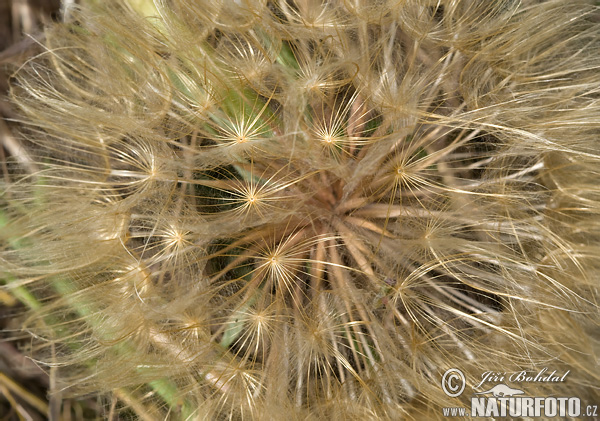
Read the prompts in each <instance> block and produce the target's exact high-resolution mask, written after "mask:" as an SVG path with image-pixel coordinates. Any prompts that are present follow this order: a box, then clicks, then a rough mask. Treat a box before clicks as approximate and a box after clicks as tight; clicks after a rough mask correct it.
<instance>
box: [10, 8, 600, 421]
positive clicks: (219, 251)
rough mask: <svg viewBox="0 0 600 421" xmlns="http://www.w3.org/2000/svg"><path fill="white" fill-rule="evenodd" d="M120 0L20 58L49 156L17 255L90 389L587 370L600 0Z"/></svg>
mask: <svg viewBox="0 0 600 421" xmlns="http://www.w3.org/2000/svg"><path fill="white" fill-rule="evenodd" d="M117 3H118V2H112V1H111V2H106V4H105V3H104V2H103V3H102V4H101V5H98V6H95V7H96V8H95V9H93V10H95V11H94V12H93V13H92V12H90V11H89V10H87V9H85V8H82V9H81V10H75V11H73V13H74V19H75V20H74V22H73V23H71V24H64V25H57V26H55V27H54V28H53V29H51V30H49V32H48V37H47V44H46V45H47V49H46V50H45V51H44V52H43V53H42V54H40V56H39V57H37V58H36V59H34V60H32V61H31V62H30V63H28V64H27V65H25V66H24V67H23V68H22V69H21V70H20V72H19V73H18V74H17V77H16V80H15V83H14V99H15V101H16V103H17V104H18V105H19V106H20V108H21V110H22V113H23V115H24V120H25V121H27V125H28V126H27V128H26V129H24V135H27V136H30V137H31V139H32V141H33V142H34V143H35V145H36V148H37V149H36V153H37V154H38V155H39V159H38V162H37V165H39V166H40V168H42V169H40V170H39V171H38V172H34V173H29V174H26V176H25V177H23V178H22V179H21V180H20V181H18V182H15V183H14V184H13V185H11V186H10V188H8V189H7V193H6V194H5V196H4V197H5V199H3V200H6V202H7V203H8V208H9V209H10V212H11V215H12V216H13V217H14V218H15V221H17V222H16V224H17V225H18V226H19V227H20V228H19V229H21V231H19V233H20V234H19V235H20V237H22V238H23V239H27V240H28V244H24V245H21V246H19V247H12V246H6V247H5V250H3V252H2V253H3V254H2V259H4V260H3V261H6V262H9V263H10V268H11V273H13V275H12V276H13V277H14V278H15V279H19V280H20V281H19V286H23V285H29V284H33V285H40V288H39V294H40V296H41V298H43V299H44V300H45V301H46V302H49V303H51V304H49V306H48V308H47V310H46V308H45V307H43V308H41V309H40V310H39V312H38V313H36V314H37V315H36V316H35V317H36V318H37V320H39V319H40V318H42V319H44V320H46V323H48V327H47V328H46V329H45V330H44V331H43V332H42V333H36V334H37V335H38V336H39V337H42V338H47V344H48V345H49V346H48V347H47V349H52V347H53V346H56V345H61V352H60V353H58V354H53V357H52V358H57V359H58V360H59V362H60V363H64V365H65V366H68V367H72V370H73V371H72V372H71V371H69V369H68V368H65V369H64V372H65V373H66V374H65V376H64V383H63V384H64V386H65V387H67V389H68V391H71V392H72V393H75V394H81V393H88V392H98V391H100V392H101V393H109V392H111V391H115V390H125V389H127V390H129V391H130V393H131V397H132V399H135V402H137V404H138V405H137V407H138V408H147V411H149V413H156V414H161V415H160V416H162V417H164V416H173V415H175V416H177V417H180V418H181V419H211V418H212V419H221V418H223V419H225V418H227V419H280V418H282V417H284V416H288V414H290V413H293V414H294V416H296V417H297V418H298V419H300V418H302V419H327V418H332V419H349V417H350V416H351V414H352V416H356V417H357V418H358V417H361V418H362V417H364V418H367V419H402V418H411V417H412V418H422V417H433V416H440V414H441V412H440V411H441V407H445V406H456V401H453V400H450V399H449V398H448V397H447V396H446V395H444V393H443V392H442V390H441V389H440V387H439V381H440V378H441V375H442V374H443V373H444V372H445V371H446V370H447V369H448V368H451V367H460V368H461V370H463V372H464V373H466V379H467V383H468V384H469V385H472V386H475V385H476V384H477V383H478V380H477V379H478V378H479V377H480V374H481V373H482V372H484V371H489V370H499V369H500V368H501V369H502V371H507V372H508V371H512V370H522V369H531V370H533V369H535V368H531V367H539V366H540V364H550V362H551V363H552V364H554V365H555V366H553V369H554V368H556V369H557V370H562V369H565V370H567V369H572V372H573V374H572V377H571V378H570V379H571V382H570V383H569V387H572V388H573V389H572V393H574V391H577V392H581V395H582V396H583V394H585V393H588V391H589V388H587V386H586V385H588V384H591V382H593V381H594V379H595V380H597V374H595V373H592V372H591V371H586V370H581V371H579V372H578V373H575V371H577V370H575V368H574V366H573V364H574V363H573V360H571V359H570V357H568V356H567V354H568V352H567V351H566V350H567V349H568V350H575V351H576V352H577V353H578V355H580V356H582V358H587V360H586V361H588V360H589V361H592V360H593V358H595V356H597V355H598V353H597V350H595V349H594V346H595V345H594V344H592V343H591V342H588V341H587V340H584V339H581V338H583V337H585V335H583V334H582V335H579V336H580V337H579V338H576V337H574V336H573V335H572V332H573V331H574V329H572V327H573V326H575V327H576V329H575V330H577V331H578V332H588V333H589V332H592V330H593V328H594V324H595V323H597V322H598V317H597V312H598V306H597V302H598V273H600V272H599V271H596V269H597V264H596V263H594V259H596V258H598V257H599V256H598V254H599V252H598V247H597V242H598V235H597V234H598V229H597V228H598V222H597V221H596V219H597V214H598V209H600V206H599V204H598V198H597V195H596V192H597V188H596V187H595V186H596V181H597V176H598V154H597V148H596V147H595V145H594V140H593V139H594V138H595V137H596V138H597V133H598V130H599V125H598V121H600V120H598V119H597V118H595V117H596V116H597V115H598V114H599V112H600V108H599V103H598V101H597V94H596V92H597V91H598V85H599V84H600V81H599V80H598V77H597V74H596V73H597V72H595V69H597V68H598V65H599V64H600V56H598V54H597V53H596V51H600V49H594V48H592V47H593V46H597V44H598V39H600V38H599V37H598V33H599V30H600V29H599V28H598V25H597V23H594V21H593V19H592V18H591V17H590V16H592V15H591V14H592V13H597V11H596V9H594V8H593V7H591V6H590V7H588V6H585V7H584V6H583V5H582V4H583V2H581V3H582V4H579V3H580V2H575V3H577V5H578V6H574V5H566V4H564V2H560V1H554V0H551V1H545V2H529V1H523V2H514V1H509V0H503V1H497V2H479V3H473V2H470V1H448V2H444V1H442V2H421V1H416V0H415V1H404V2H400V3H398V2H387V1H378V2H369V1H361V0H356V1H312V0H310V1H278V0H276V1H261V2H230V1H221V2H205V1H191V0H172V1H169V2H167V1H162V0H161V1H155V2H154V3H153V5H154V6H153V8H151V9H150V10H151V15H152V16H143V15H140V13H139V12H140V10H142V11H145V10H147V9H144V8H142V9H139V8H138V9H139V10H138V11H137V12H136V11H135V10H133V8H132V7H130V6H128V5H122V4H117ZM209 3H210V4H209ZM143 13H144V14H147V13H150V12H147V11H145V12H143ZM552 23H555V24H556V25H552ZM524 40H527V42H525V41H524ZM584 47H585V48H584ZM584 49H585V50H586V51H588V53H587V54H583V53H582V51H583V50H584ZM499 57H502V60H500V59H499ZM41 69H43V71H41ZM594 136H595V137H594ZM573 172H577V173H578V174H579V176H577V177H575V176H573V175H572V174H573ZM65 201H66V202H65ZM63 203H68V204H69V206H64V205H63ZM27 215H29V216H27ZM594 218H596V219H594ZM57 315H58V316H60V317H56V316H57ZM116 315H118V317H117V316H116ZM63 319H64V320H73V323H72V325H69V323H67V322H64V323H65V325H64V326H63V321H62V320H63ZM32 320H36V319H35V318H34V319H32ZM53 326H54V327H56V330H55V331H54V330H52V329H54V327H53ZM29 328H31V329H32V330H35V323H32V324H30V325H29ZM48 332H51V334H49V333H48ZM590 341H591V339H590ZM40 348H41V351H40V352H41V353H42V354H43V352H44V346H43V344H42V345H40ZM569 352H570V351H569ZM61 367H62V366H61ZM61 370H63V369H62V368H61ZM563 371H564V370H563ZM71 373H72V375H71ZM536 387H538V389H535V388H536ZM562 390H566V389H562ZM527 391H528V393H529V394H531V395H532V396H538V395H537V394H535V393H537V392H539V393H545V392H546V389H545V386H544V385H537V386H531V387H530V388H529V389H527ZM539 396H545V395H544V394H541V395H539ZM561 396H562V395H561ZM461 399H467V398H465V397H463V398H461ZM138 400H139V402H138ZM132 402H133V401H132ZM449 402H450V403H449ZM465 402H468V401H467V400H465Z"/></svg>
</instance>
